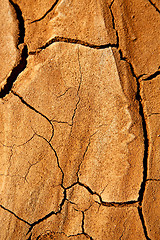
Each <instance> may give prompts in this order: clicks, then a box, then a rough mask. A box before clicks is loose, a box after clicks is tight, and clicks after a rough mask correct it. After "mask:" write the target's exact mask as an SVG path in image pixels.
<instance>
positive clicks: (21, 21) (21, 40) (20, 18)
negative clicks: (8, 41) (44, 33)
mask: <svg viewBox="0 0 160 240" xmlns="http://www.w3.org/2000/svg"><path fill="white" fill-rule="evenodd" d="M9 2H10V4H11V5H12V6H13V8H14V9H15V11H16V15H17V20H18V23H19V24H18V25H19V37H18V45H19V44H21V43H24V36H25V27H24V19H23V16H22V11H21V9H20V8H19V6H18V5H17V4H16V3H14V2H13V1H12V0H9Z"/></svg>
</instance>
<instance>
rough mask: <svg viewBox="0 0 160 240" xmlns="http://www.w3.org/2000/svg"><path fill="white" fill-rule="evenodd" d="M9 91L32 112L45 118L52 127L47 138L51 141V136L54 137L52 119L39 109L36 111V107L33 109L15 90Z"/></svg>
mask: <svg viewBox="0 0 160 240" xmlns="http://www.w3.org/2000/svg"><path fill="white" fill-rule="evenodd" d="M11 92H12V93H13V94H14V95H15V96H16V97H18V98H19V99H20V100H21V102H22V103H23V104H24V105H26V106H27V107H29V108H30V109H31V110H33V111H34V112H36V113H38V114H39V115H41V116H42V117H43V118H45V119H46V120H47V121H48V122H49V124H50V125H51V128H52V134H51V137H50V139H49V142H51V140H52V138H53V137H54V126H53V124H52V121H51V120H50V119H49V118H48V117H47V116H46V115H44V114H43V113H41V112H40V111H38V110H37V109H35V108H34V107H33V106H31V105H30V104H29V103H27V102H26V101H25V100H24V99H23V97H22V96H20V95H19V94H18V93H17V92H15V91H14V90H11Z"/></svg>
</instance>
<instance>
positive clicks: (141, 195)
mask: <svg viewBox="0 0 160 240" xmlns="http://www.w3.org/2000/svg"><path fill="white" fill-rule="evenodd" d="M119 54H120V59H121V60H123V61H126V62H127V63H128V64H129V66H130V70H131V73H132V75H133V77H134V78H135V79H136V82H137V94H136V99H137V100H138V102H139V114H140V116H141V119H142V128H143V137H144V156H143V180H142V183H141V187H140V191H139V197H138V201H139V208H138V210H139V215H140V219H141V222H142V226H143V229H144V234H145V236H146V239H149V238H148V237H147V230H146V227H145V225H144V218H143V215H142V209H141V208H142V201H143V198H144V192H145V187H146V181H147V163H148V152H149V138H148V132H147V123H146V119H145V113H144V109H143V104H142V100H143V99H142V97H141V93H140V81H139V80H140V78H141V77H142V76H143V75H140V76H137V75H136V73H135V71H134V68H133V66H132V64H131V63H130V62H129V61H128V60H127V59H126V58H125V57H123V54H122V51H121V50H119Z"/></svg>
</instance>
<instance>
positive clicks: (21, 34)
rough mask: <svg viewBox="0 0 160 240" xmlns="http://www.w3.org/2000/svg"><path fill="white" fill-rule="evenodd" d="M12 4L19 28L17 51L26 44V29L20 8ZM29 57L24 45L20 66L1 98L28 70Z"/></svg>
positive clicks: (17, 67)
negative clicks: (22, 73)
mask: <svg viewBox="0 0 160 240" xmlns="http://www.w3.org/2000/svg"><path fill="white" fill-rule="evenodd" d="M9 2H10V4H11V5H12V6H13V8H14V9H15V12H16V16H17V20H18V23H19V24H18V25H19V26H18V27H19V37H18V43H17V49H18V45H19V44H24V36H25V27H24V19H23V17H22V12H21V10H20V8H19V6H18V5H17V4H16V3H14V2H13V1H12V0H9ZM27 57H28V48H27V46H26V45H24V47H23V50H22V53H21V58H20V60H19V62H18V64H17V65H16V66H15V67H14V68H13V70H12V72H11V74H10V76H9V77H8V78H7V80H6V84H5V85H4V86H3V88H2V89H1V90H0V98H4V97H5V96H6V95H7V94H9V92H10V91H11V89H12V86H13V83H14V82H15V81H16V79H17V77H18V75H19V74H20V73H21V72H22V71H23V70H24V69H25V68H26V66H27Z"/></svg>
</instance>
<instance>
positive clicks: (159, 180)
mask: <svg viewBox="0 0 160 240" xmlns="http://www.w3.org/2000/svg"><path fill="white" fill-rule="evenodd" d="M146 181H147V182H149V181H153V182H160V179H154V178H149V179H147V180H146Z"/></svg>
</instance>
